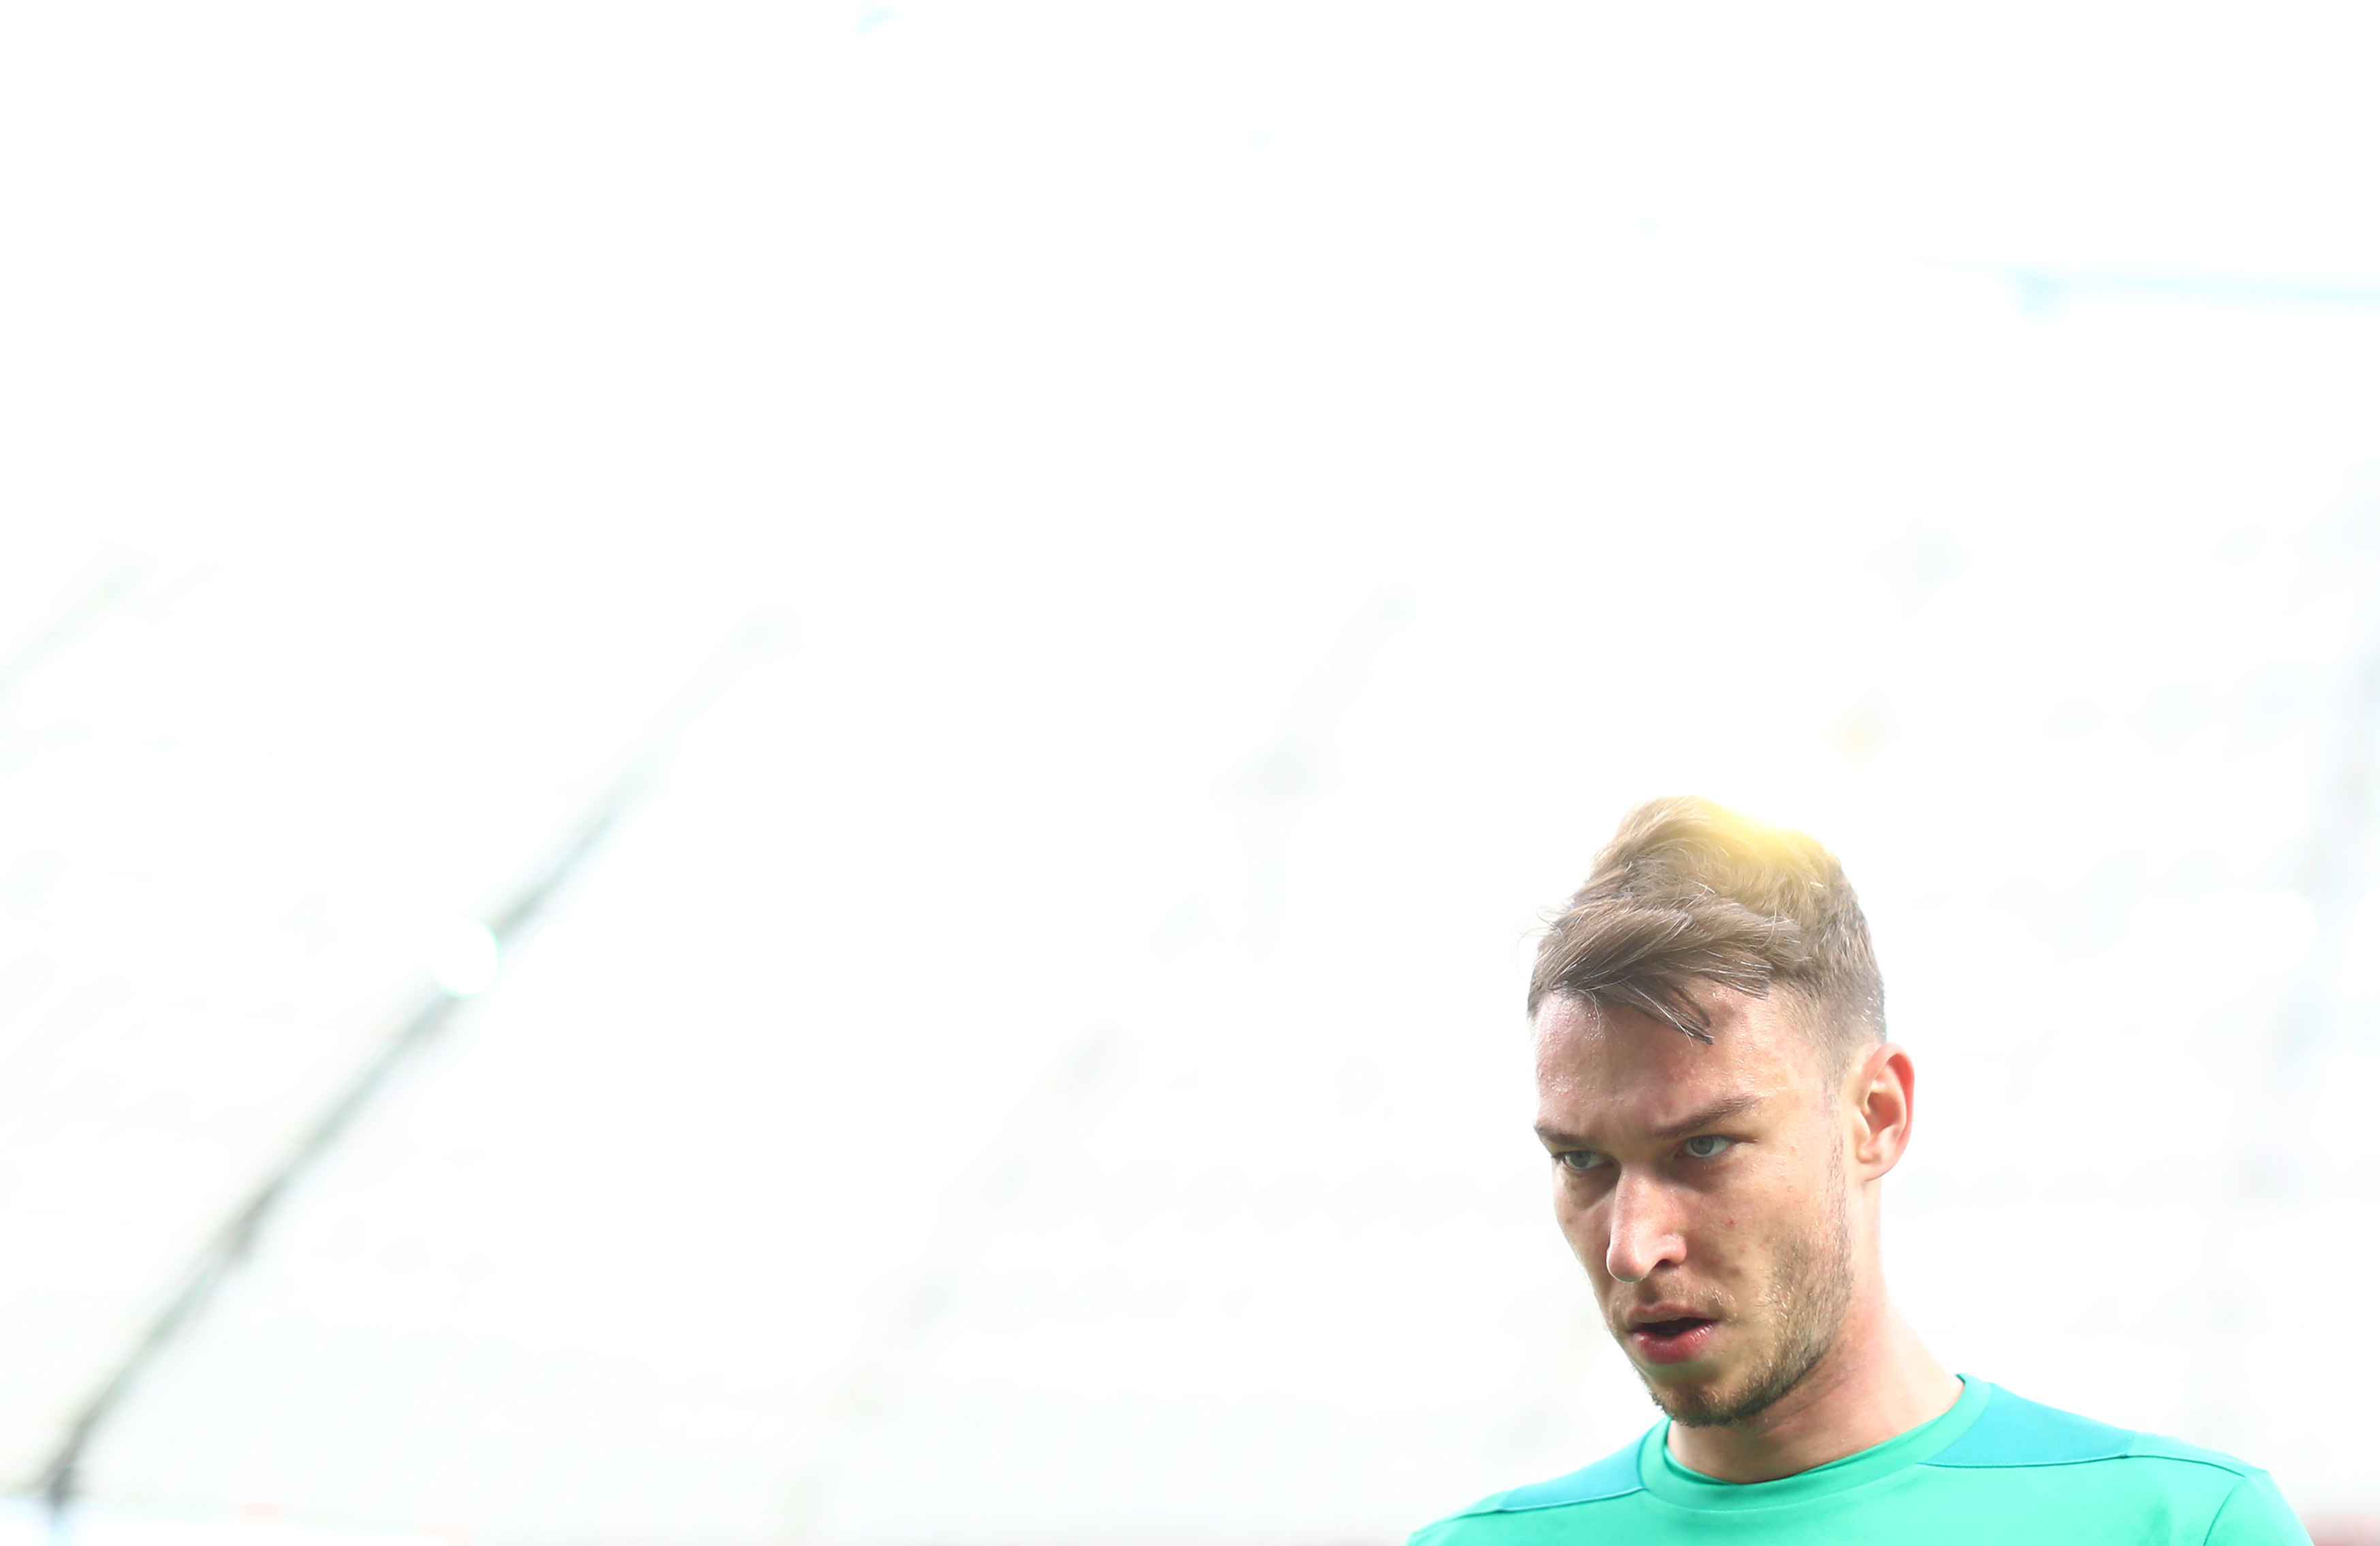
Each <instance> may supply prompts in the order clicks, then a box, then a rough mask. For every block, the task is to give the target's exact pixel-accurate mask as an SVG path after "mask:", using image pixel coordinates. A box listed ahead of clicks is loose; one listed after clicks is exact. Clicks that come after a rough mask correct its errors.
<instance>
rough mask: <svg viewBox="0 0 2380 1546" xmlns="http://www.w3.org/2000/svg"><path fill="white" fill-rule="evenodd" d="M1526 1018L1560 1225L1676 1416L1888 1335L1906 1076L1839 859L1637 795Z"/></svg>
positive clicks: (1778, 1384)
mask: <svg viewBox="0 0 2380 1546" xmlns="http://www.w3.org/2000/svg"><path fill="white" fill-rule="evenodd" d="M1529 1009H1530V1013H1531V1016H1532V1018H1533V1020H1534V1022H1535V1025H1536V1037H1537V1080H1538V1094H1539V1121H1538V1131H1539V1135H1540V1136H1541V1137H1542V1138H1543V1139H1544V1140H1545V1142H1546V1146H1547V1148H1548V1150H1549V1151H1550V1152H1551V1153H1552V1154H1553V1157H1554V1175H1555V1211H1556V1214H1557V1216H1558V1217H1559V1218H1560V1223H1561V1226H1562V1230H1563V1233H1564V1234H1565V1235H1566V1236H1568V1238H1569V1239H1570V1242H1571V1245H1572V1248H1573V1250H1576V1251H1577V1252H1578V1255H1579V1259H1580V1260H1581V1262H1584V1263H1585V1266H1586V1269H1587V1272H1588V1274H1589V1276H1590V1277H1591V1278H1592V1279H1593V1280H1594V1282H1595V1285H1596V1287H1597V1292H1598V1295H1599V1296H1600V1298H1602V1300H1603V1308H1604V1311H1605V1315H1606V1318H1607V1320H1608V1321H1609V1324H1610V1326H1611V1330H1612V1333H1613V1335H1615V1336H1617V1337H1618V1338H1619V1339H1620V1341H1621V1347H1624V1348H1626V1349H1627V1351H1628V1353H1629V1356H1630V1358H1631V1359H1632V1361H1633V1362H1634V1363H1635V1365H1636V1368H1637V1371H1638V1372H1639V1373H1640V1374H1641V1375H1642V1376H1643V1377H1644V1379H1645V1384H1646V1386H1647V1388H1648V1389H1650V1390H1651V1391H1652V1393H1653V1396H1654V1399H1655V1400H1657V1401H1658V1402H1659V1403H1660V1404H1661V1406H1662V1407H1664V1408H1665V1409H1666V1410H1668V1411H1669V1412H1670V1415H1671V1416H1672V1417H1673V1418H1675V1419H1678V1420H1679V1421H1681V1422H1683V1423H1687V1424H1693V1425H1699V1424H1706V1423H1732V1422H1741V1421H1743V1420H1745V1419H1750V1418H1753V1417H1755V1415H1757V1414H1758V1413H1760V1412H1761V1411H1763V1410H1765V1409H1767V1407H1769V1406H1770V1405H1771V1404H1772V1403H1775V1402H1776V1401H1778V1400H1779V1398H1780V1397H1782V1396H1784V1395H1787V1394H1788V1393H1789V1392H1791V1391H1793V1390H1794V1389H1796V1388H1797V1387H1799V1386H1801V1385H1802V1384H1803V1382H1804V1381H1805V1380H1807V1379H1808V1378H1809V1377H1810V1376H1811V1375H1812V1374H1813V1372H1814V1371H1818V1370H1820V1369H1822V1368H1825V1367H1827V1365H1828V1361H1829V1354H1830V1353H1832V1352H1833V1351H1835V1350H1836V1349H1837V1348H1838V1347H1840V1346H1841V1345H1842V1343H1843V1341H1844V1339H1845V1338H1846V1336H1847V1335H1848V1336H1850V1337H1852V1338H1854V1339H1856V1338H1857V1337H1859V1336H1862V1335H1867V1334H1868V1332H1869V1331H1870V1330H1872V1329H1873V1326H1874V1324H1875V1323H1878V1322H1879V1321H1880V1317H1881V1314H1882V1283H1881V1276H1880V1273H1879V1271H1878V1269H1877V1266H1876V1195H1875V1194H1876V1182H1877V1181H1878V1180H1879V1179H1880V1178H1882V1177H1883V1175H1884V1173H1885V1172H1886V1171H1888V1170H1889V1169H1890V1168H1891V1167H1892V1166H1893V1164H1894V1163H1895V1162H1896V1161H1898V1159H1899V1158H1900V1152H1901V1149H1902V1147H1903V1146H1904V1145H1905V1144H1906V1142H1907V1139H1908V1129H1909V1113H1910V1099H1911V1094H1912V1074H1911V1069H1910V1063H1909V1057H1908V1055H1907V1054H1906V1053H1905V1052H1902V1051H1901V1050H1900V1048H1898V1047H1894V1046H1891V1045H1888V1044H1886V1043H1885V1042H1884V1041H1883V1033H1884V1023H1883V1022H1884V994H1883V987H1882V984H1881V982H1880V980H1879V978H1878V976H1877V973H1876V958H1875V953H1874V950H1873V949H1872V948H1871V947H1870V945H1869V942H1868V933H1867V924H1866V921H1865V919H1864V918H1863V917H1862V915H1861V913H1860V909H1859V902H1858V900H1857V899H1856V898H1855V897H1854V896H1853V895H1852V889H1851V887H1850V885H1849V884H1848V883H1847V882H1846V881H1845V880H1844V878H1843V874H1842V869H1841V867H1840V865H1839V864H1837V863H1836V862H1835V859H1834V856H1833V855H1831V854H1829V853H1828V852H1827V851H1826V850H1825V849H1823V848H1821V847H1819V846H1818V844H1816V843H1815V842H1813V841H1812V840H1811V839H1808V838H1805V837H1803V836H1801V835H1800V834H1798V833H1789V832H1780V831H1778V830H1776V829H1774V828H1771V827H1763V826H1760V825H1759V824H1757V823H1755V822H1752V821H1748V820H1746V819H1745V818H1743V817H1742V816H1740V815H1735V814H1733V813H1731V812H1729V811H1725V810H1722V809H1720V808H1719V807H1718V806H1716V805H1712V804H1710V803H1707V802H1705V801H1699V800H1663V801H1656V802H1654V803H1651V804H1647V805H1645V806H1643V807H1641V808H1639V809H1638V810H1637V811H1635V812H1634V813H1633V814H1632V815H1630V816H1629V817H1628V819H1627V820H1626V821H1625V822H1623V823H1622V824H1621V829H1620V832H1619V835H1618V836H1617V837H1616V838H1615V839H1613V841H1612V843H1611V845H1610V846H1609V848H1607V849H1606V850H1605V851H1604V852H1603V853H1602V854H1601V855H1600V856H1599V857H1598V858H1597V862H1596V867H1595V873H1594V875H1592V876H1590V877H1589V878H1588V880H1587V883H1586V884H1585V886H1584V887H1583V888H1580V890H1579V891H1578V893H1577V895H1575V896H1573V898H1572V899H1571V901H1570V905H1569V907H1568V908H1567V909H1566V910H1565V911H1564V912H1562V914H1561V916H1560V917H1559V918H1558V919H1556V920H1555V922H1554V924H1553V925H1552V926H1551V928H1550V929H1549V930H1548V933H1547V936H1546V937H1545V940H1544V942H1543V944H1542V945H1541V946H1540V948H1539V949H1538V952H1537V964H1536V972H1535V973H1534V974H1533V975H1532V978H1531V981H1530V984H1529Z"/></svg>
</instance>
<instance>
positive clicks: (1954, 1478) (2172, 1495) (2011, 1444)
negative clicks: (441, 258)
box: [1412, 1379, 2306, 1546]
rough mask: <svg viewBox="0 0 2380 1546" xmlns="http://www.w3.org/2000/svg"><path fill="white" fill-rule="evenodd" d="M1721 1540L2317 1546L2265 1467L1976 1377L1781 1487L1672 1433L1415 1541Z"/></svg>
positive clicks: (1655, 1432) (1568, 1545) (1505, 1495)
mask: <svg viewBox="0 0 2380 1546" xmlns="http://www.w3.org/2000/svg"><path fill="white" fill-rule="evenodd" d="M1714 1540H1741V1541H1746V1542H1751V1541H1759V1542H1763V1543H1766V1546H1819V1543H1821V1542H1824V1543H1827V1546H1864V1543H1867V1542H1876V1543H1878V1546H1881V1543H1883V1542H1895V1543H1901V1542H1913V1541H1923V1542H1926V1543H1927V1546H1984V1543H1985V1542H1991V1543H1995V1546H1998V1543H2002V1542H2011V1541H2022V1542H2025V1543H2027V1546H2034V1543H2038V1546H2063V1543H2066V1542H2078V1543H2079V1542H2084V1541H2088V1542H2093V1543H2101V1542H2125V1543H2128V1546H2129V1543H2139V1546H2306V1535H2305V1530H2304V1528H2302V1527H2301V1526H2300V1525H2299V1523H2298V1520H2297V1516H2295V1515H2294V1514H2292V1513H2291V1512H2290V1511H2289V1505H2288V1504H2286V1503H2284V1502H2283V1501H2282V1499H2281V1495H2280V1493H2279V1492H2277V1490H2276V1489H2275V1488H2274V1486H2273V1484H2272V1480H2271V1478H2269V1477H2267V1476H2266V1475H2265V1473H2264V1472H2262V1471H2260V1470H2258V1469H2256V1468H2255V1467H2253V1466H2249V1465H2245V1464H2243V1463H2241V1462H2240V1461H2238V1460H2234V1459H2232V1458H2230V1457H2229V1456H2228V1455H2217V1454H2216V1453H2215V1452H2214V1451H2212V1450H2205V1449H2199V1448H2197V1447H2196V1446H2195V1445H2192V1444H2185V1443H2181V1442H2180V1441H2179V1440H2175V1439H2166V1438H2159V1437H2157V1436H2155V1435H2154V1434H2146V1433H2135V1432H2132V1431H2128V1430H2125V1429H2120V1428H2111V1427H2109V1426H2108V1425H2107V1424H2106V1423H2104V1422H2094V1421H2092V1420H2091V1419H2088V1418H2083V1417H2076V1416H2075V1415H2074V1414H2073V1413H2071V1412H2061V1411H2058V1409H2057V1408H2055V1407H2044V1406H2042V1405H2041V1404H2039V1403H2038V1402H2034V1401H2027V1400H2025V1399H2024V1398H2023V1397H2022V1396H2019V1395H2011V1394H2010V1393H2009V1392H2007V1391H2004V1390H1999V1389H1998V1388H1997V1387H1995V1386H1993V1385H1990V1384H1987V1383H1985V1382H1984V1381H1981V1380H1976V1379H1968V1380H1966V1385H1965V1389H1964V1390H1963V1391H1961V1394H1960V1396H1959V1399H1958V1401H1957V1402H1956V1403H1955V1404H1954V1405H1953V1406H1952V1407H1951V1408H1950V1409H1949V1411H1947V1412H1945V1413H1943V1414H1942V1415H1941V1416H1940V1417H1938V1418H1936V1419H1934V1420H1933V1421H1931V1422H1928V1423H1925V1424H1922V1425H1920V1426H1918V1427H1916V1428H1913V1429H1911V1430H1910V1431H1908V1432H1906V1433H1903V1434H1900V1436H1898V1437H1896V1438H1893V1439H1889V1440H1887V1441H1886V1442H1885V1443H1880V1444H1877V1445H1876V1446H1875V1447H1874V1448H1872V1449H1864V1450H1862V1451H1860V1453H1858V1454H1857V1455H1845V1456H1844V1457H1843V1458H1842V1459H1840V1460H1836V1461H1833V1462H1831V1463H1829V1464H1828V1465H1824V1466H1819V1467H1814V1468H1812V1469H1810V1470H1806V1471H1803V1472H1802V1473H1801V1474H1800V1475H1798V1476H1789V1477H1785V1478H1782V1479H1780V1480H1776V1481H1761V1482H1753V1483H1750V1484H1743V1483H1737V1482H1729V1481H1720V1480H1716V1479H1714V1478H1711V1477H1706V1476H1703V1475H1701V1474H1699V1473H1698V1472H1695V1471H1692V1470H1689V1469H1687V1468H1686V1467H1683V1466H1681V1465H1680V1464H1678V1462H1677V1461H1676V1460H1675V1459H1674V1458H1672V1457H1671V1456H1670V1445H1669V1425H1668V1424H1667V1423H1661V1424H1658V1425H1656V1426H1655V1427H1654V1428H1653V1429H1652V1430H1651V1431H1649V1432H1647V1433H1646V1434H1645V1436H1644V1437H1643V1438H1642V1439H1640V1440H1638V1441H1637V1442H1636V1443H1633V1444H1631V1445H1630V1446H1629V1447H1628V1448H1626V1449H1623V1450H1621V1451H1620V1452H1619V1453H1617V1454H1615V1455H1608V1456H1606V1457H1605V1458H1603V1459H1601V1460H1598V1461H1597V1462H1596V1463H1595V1464H1594V1465H1592V1466H1589V1467H1586V1468H1585V1469H1584V1470H1580V1471H1574V1472H1573V1473H1572V1474H1570V1475H1569V1476H1565V1477H1559V1478H1557V1479H1555V1480H1552V1481H1544V1482H1538V1483H1536V1485H1534V1486H1529V1487H1516V1488H1514V1489H1512V1491H1511V1492H1500V1493H1498V1494H1497V1495H1496V1496H1494V1497H1492V1498H1489V1499H1488V1500H1487V1501H1485V1502H1484V1503H1481V1504H1477V1505H1475V1506H1474V1507H1472V1508H1468V1509H1465V1510H1464V1511H1463V1513H1461V1514H1458V1515H1456V1516H1453V1517H1451V1518H1449V1519H1442V1520H1440V1521H1439V1522H1438V1523H1437V1524H1435V1525H1431V1526H1429V1527H1428V1528H1426V1529H1423V1530H1420V1531H1418V1532H1417V1533H1415V1536H1414V1537H1413V1540H1412V1546H1557V1543H1560V1546H1601V1543H1605V1542H1610V1543H1614V1546H1619V1543H1625V1546H1670V1543H1671V1542H1701V1541H1714Z"/></svg>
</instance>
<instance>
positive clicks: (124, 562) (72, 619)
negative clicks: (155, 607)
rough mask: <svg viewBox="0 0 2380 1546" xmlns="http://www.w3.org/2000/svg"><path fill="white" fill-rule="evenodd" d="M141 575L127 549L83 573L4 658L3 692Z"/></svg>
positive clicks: (116, 550) (1, 665)
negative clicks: (43, 618) (43, 620)
mask: <svg viewBox="0 0 2380 1546" xmlns="http://www.w3.org/2000/svg"><path fill="white" fill-rule="evenodd" d="M137 574H140V559H139V558H137V557H136V556H134V554H133V553H132V552H130V551H129V550H127V549H123V548H111V549H109V550H108V551H107V555H106V556H105V557H104V558H103V559H101V560H100V561H99V562H96V563H94V564H92V565H91V567H90V568H89V569H86V570H85V571H84V572H83V574H81V575H80V576H79V578H80V580H81V583H80V584H79V586H75V587H74V588H73V589H71V590H70V591H69V592H68V593H67V598H66V599H65V601H63V602H62V603H60V604H59V606H58V608H57V610H55V612H53V613H52V614H51V615H50V617H49V619H48V620H47V621H46V622H42V623H41V624H39V625H38V626H36V627H35V628H34V630H33V632H32V633H31V634H30V635H28V636H27V637H26V639H25V641H24V642H23V643H22V644H20V645H18V646H17V647H16V648H15V649H14V650H12V651H10V652H9V653H8V655H7V656H6V658H0V693H6V692H7V691H8V689H9V688H11V687H14V686H15V685H16V684H17V679H18V677H20V676H23V675H24V674H25V673H26V672H27V671H29V670H32V669H33V667H34V666H36V665H38V664H39V663H40V662H41V660H42V658H43V657H44V656H46V655H48V654H49V653H50V652H51V651H52V650H54V649H55V648H57V647H58V646H60V645H62V644H64V643H66V641H67V640H68V639H70V638H72V637H73V636H74V635H75V634H77V633H79V631H80V630H81V628H82V626H83V624H85V623H87V622H90V621H91V619H93V618H95V617H97V616H98V615H99V614H100V613H102V612H103V611H105V610H107V609H108V608H110V607H112V606H114V605H115V603H116V602H117V601H119V600H121V599H123V598H124V595H125V593H126V592H127V591H128V590H129V589H131V587H132V581H133V577H134V576H135V575H137Z"/></svg>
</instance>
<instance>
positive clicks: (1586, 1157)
mask: <svg viewBox="0 0 2380 1546" xmlns="http://www.w3.org/2000/svg"><path fill="white" fill-rule="evenodd" d="M1554 1163H1555V1164H1556V1165H1559V1166H1561V1167H1562V1168H1563V1169H1564V1170H1567V1171H1570V1172H1572V1173H1573V1174H1579V1173H1582V1172H1585V1171H1588V1170H1594V1169H1596V1168H1597V1167H1599V1166H1603V1165H1606V1164H1609V1161H1607V1160H1606V1159H1605V1158H1604V1157H1603V1156H1602V1155H1601V1154H1598V1153H1596V1152H1595V1151H1594V1150H1592V1149H1573V1150H1571V1151H1570V1152H1569V1153H1561V1154H1556V1155H1555V1156H1554Z"/></svg>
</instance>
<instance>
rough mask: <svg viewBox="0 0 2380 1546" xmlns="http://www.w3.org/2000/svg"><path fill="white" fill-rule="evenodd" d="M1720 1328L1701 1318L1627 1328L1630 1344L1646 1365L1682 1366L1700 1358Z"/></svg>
mask: <svg viewBox="0 0 2380 1546" xmlns="http://www.w3.org/2000/svg"><path fill="white" fill-rule="evenodd" d="M1717 1326H1718V1322H1717V1321H1714V1320H1711V1319H1709V1318H1708V1317H1706V1316H1701V1315H1678V1316H1672V1317H1670V1318H1669V1319H1666V1320H1660V1321H1638V1322H1635V1323H1633V1324H1631V1325H1630V1326H1629V1328H1628V1342H1629V1345H1630V1346H1631V1347H1634V1348H1635V1349H1636V1353H1637V1356H1638V1357H1640V1358H1642V1359H1645V1362H1647V1363H1683V1362H1685V1361H1686V1360H1687V1359H1691V1358H1697V1357H1700V1356H1701V1354H1702V1352H1703V1350H1704V1348H1705V1347H1706V1346H1708V1344H1709V1342H1710V1339H1711V1333H1712V1331H1713V1330H1714V1329H1715V1328H1716V1327H1717Z"/></svg>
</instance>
